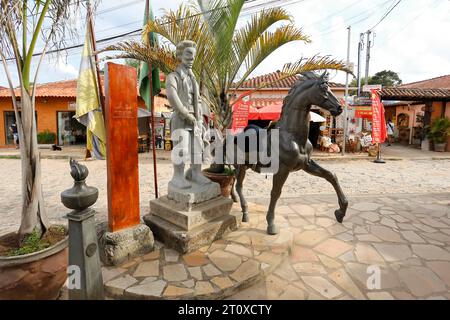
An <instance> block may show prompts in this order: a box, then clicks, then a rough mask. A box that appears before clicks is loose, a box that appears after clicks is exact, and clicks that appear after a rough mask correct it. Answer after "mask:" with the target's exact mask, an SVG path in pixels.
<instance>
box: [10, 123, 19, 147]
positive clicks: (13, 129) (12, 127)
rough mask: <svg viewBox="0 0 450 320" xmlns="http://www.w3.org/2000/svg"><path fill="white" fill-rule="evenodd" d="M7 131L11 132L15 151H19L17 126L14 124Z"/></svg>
mask: <svg viewBox="0 0 450 320" xmlns="http://www.w3.org/2000/svg"><path fill="white" fill-rule="evenodd" d="M9 131H11V133H12V135H13V139H14V145H15V146H16V149H19V133H18V131H17V124H16V123H15V122H14V123H13V124H12V125H11V126H10V127H9Z"/></svg>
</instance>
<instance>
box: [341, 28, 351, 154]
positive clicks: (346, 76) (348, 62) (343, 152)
mask: <svg viewBox="0 0 450 320" xmlns="http://www.w3.org/2000/svg"><path fill="white" fill-rule="evenodd" d="M347 30H348V40H347V68H349V67H350V35H351V26H348V27H347ZM347 98H348V72H347V74H346V75H345V98H344V99H345V101H344V141H343V143H342V155H344V154H345V141H346V140H347V122H348V119H347V117H348V116H347V113H348V106H347Z"/></svg>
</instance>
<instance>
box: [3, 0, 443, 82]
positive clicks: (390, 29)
mask: <svg viewBox="0 0 450 320" xmlns="http://www.w3.org/2000/svg"><path fill="white" fill-rule="evenodd" d="M397 2H398V0H265V1H263V0H253V1H249V3H248V4H246V5H245V6H244V11H243V13H242V15H241V18H240V20H239V26H242V25H243V24H245V23H246V22H247V20H248V19H249V18H250V17H251V14H252V13H254V12H258V11H260V10H261V9H263V8H264V7H267V8H268V7H273V6H281V7H283V8H285V9H286V10H287V11H288V12H289V13H290V14H291V15H292V17H293V20H294V23H295V25H296V26H297V27H299V28H302V30H303V32H304V33H305V34H307V35H309V36H310V38H311V40H312V42H311V43H309V44H305V43H303V42H299V41H296V42H293V43H290V44H287V45H284V46H283V47H281V48H279V49H278V50H277V51H275V52H274V53H273V54H272V55H271V56H269V57H268V58H267V59H266V60H265V61H264V62H263V63H262V64H261V65H260V66H259V67H258V68H257V69H256V70H255V71H254V72H253V73H252V75H251V76H257V75H261V74H265V73H270V72H274V71H276V70H281V69H282V67H283V65H284V64H285V63H288V62H294V61H297V60H298V59H300V58H301V57H311V56H313V55H315V54H320V55H330V56H332V57H333V58H336V59H339V60H346V58H347V43H348V40H347V39H348V29H347V28H348V27H349V26H350V27H351V38H350V62H353V63H354V64H355V70H356V65H357V54H358V42H359V39H360V34H361V33H365V32H366V31H367V30H369V29H372V31H373V34H372V36H371V42H372V47H371V49H370V56H371V57H370V64H369V74H370V75H373V74H375V73H376V72H378V71H381V70H393V71H395V72H397V73H398V74H399V76H400V78H401V79H402V80H403V83H409V82H414V81H420V80H425V79H429V78H433V77H438V76H441V75H447V74H450V38H449V35H448V33H449V32H450V0H402V1H400V2H399V3H398V5H397V6H396V7H395V8H394V9H392V11H391V12H390V14H389V15H388V16H387V17H385V18H384V19H383V20H382V21H381V22H380V20H381V19H382V17H383V16H384V15H385V14H386V13H387V12H388V11H389V9H391V8H392V7H393V6H394V5H395V4H396V3H397ZM151 3H152V7H153V11H154V14H155V16H156V17H159V16H162V15H163V14H164V12H165V10H171V9H172V10H173V9H176V8H178V6H179V5H180V4H181V3H187V1H181V0H151ZM144 7H145V1H144V0H108V1H102V2H101V3H100V5H99V7H98V8H97V11H96V12H97V14H96V16H95V34H96V38H97V40H99V39H104V38H108V37H111V36H115V35H118V34H122V33H126V32H129V31H132V30H136V29H138V28H140V27H141V26H142V19H143V12H144ZM84 15H85V13H83V12H82V13H80V14H79V15H78V16H73V17H72V19H73V21H74V22H75V23H76V25H77V26H78V33H79V34H78V38H75V39H73V40H71V41H68V44H82V43H83V42H84V36H85V21H84V19H83V16H84ZM374 26H375V28H373V27H374ZM138 38H139V37H138V36H136V37H133V39H138ZM127 39H130V37H125V38H122V39H121V40H127ZM366 40H367V39H366V35H364V45H366V43H367V42H366ZM114 41H119V40H114ZM108 44H111V42H109V43H108ZM39 45H40V44H38V45H37V47H38V50H36V52H38V51H39V47H40V46H39ZM104 45H105V43H102V44H99V45H98V47H99V48H102V47H104ZM361 54H362V55H361V61H362V62H361V70H362V72H363V74H364V69H365V58H366V50H365V49H364V51H363V52H362V53H361ZM37 61H38V59H37V58H35V59H34V61H33V64H32V65H33V67H35V66H36V64H37ZM80 61H81V49H74V50H69V51H67V52H66V53H65V54H63V55H62V57H60V58H59V59H58V58H56V57H55V55H49V56H48V57H47V58H46V59H45V60H44V61H43V64H42V66H41V69H40V72H39V76H38V80H37V82H39V83H47V82H53V81H60V80H68V79H74V78H76V77H77V75H78V69H79V65H80ZM8 67H9V69H10V71H11V74H12V76H13V78H14V81H15V85H17V72H16V71H15V69H14V65H13V64H12V63H8ZM355 74H356V71H355ZM350 80H351V79H350ZM330 81H333V82H340V83H345V73H343V72H335V71H332V72H331V73H330ZM7 84H8V83H7V79H6V76H5V73H4V69H3V67H0V86H7Z"/></svg>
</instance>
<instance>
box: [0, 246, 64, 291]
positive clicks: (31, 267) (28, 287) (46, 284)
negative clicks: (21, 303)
mask: <svg viewBox="0 0 450 320" xmlns="http://www.w3.org/2000/svg"><path fill="white" fill-rule="evenodd" d="M68 239H69V237H66V238H65V239H64V240H61V241H60V242H58V243H56V244H54V245H53V246H51V247H49V248H47V249H45V250H42V251H39V252H34V253H30V254H26V255H22V256H15V257H4V256H0V300H53V299H56V298H58V295H59V292H60V290H61V288H62V286H63V285H64V282H65V281H66V278H67V263H68V248H67V244H68Z"/></svg>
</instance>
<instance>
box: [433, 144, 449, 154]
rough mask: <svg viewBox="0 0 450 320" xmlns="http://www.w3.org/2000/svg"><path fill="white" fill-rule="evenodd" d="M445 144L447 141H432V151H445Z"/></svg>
mask: <svg viewBox="0 0 450 320" xmlns="http://www.w3.org/2000/svg"><path fill="white" fill-rule="evenodd" d="M446 146H447V143H445V142H444V143H436V142H435V143H434V151H437V152H444V151H445V147H446Z"/></svg>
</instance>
